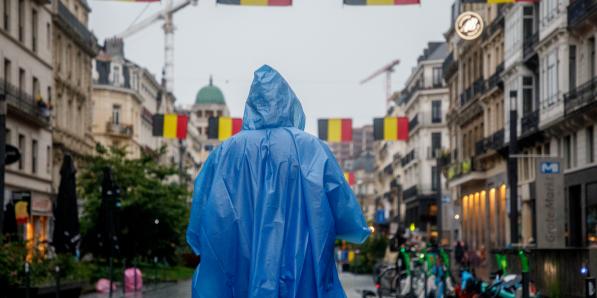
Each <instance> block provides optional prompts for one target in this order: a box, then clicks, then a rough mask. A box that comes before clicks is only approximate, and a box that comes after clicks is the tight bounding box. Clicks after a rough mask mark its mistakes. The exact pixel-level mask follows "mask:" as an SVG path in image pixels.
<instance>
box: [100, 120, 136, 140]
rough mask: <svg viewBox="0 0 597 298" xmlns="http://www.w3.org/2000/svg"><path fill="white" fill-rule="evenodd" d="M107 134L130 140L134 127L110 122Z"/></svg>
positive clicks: (107, 124) (107, 126)
mask: <svg viewBox="0 0 597 298" xmlns="http://www.w3.org/2000/svg"><path fill="white" fill-rule="evenodd" d="M106 132H108V133H109V134H111V135H114V136H119V137H124V138H130V137H132V136H133V126H132V125H131V124H122V123H114V122H113V121H108V122H107V123H106Z"/></svg>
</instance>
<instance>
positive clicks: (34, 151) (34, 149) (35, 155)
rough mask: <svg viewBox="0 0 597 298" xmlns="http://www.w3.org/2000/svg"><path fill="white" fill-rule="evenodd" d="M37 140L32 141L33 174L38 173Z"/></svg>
mask: <svg viewBox="0 0 597 298" xmlns="http://www.w3.org/2000/svg"><path fill="white" fill-rule="evenodd" d="M37 157H38V152H37V140H32V141H31V173H33V174H36V173H37Z"/></svg>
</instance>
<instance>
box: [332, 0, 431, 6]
mask: <svg viewBox="0 0 597 298" xmlns="http://www.w3.org/2000/svg"><path fill="white" fill-rule="evenodd" d="M409 4H421V0H344V5H409Z"/></svg>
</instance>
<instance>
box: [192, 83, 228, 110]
mask: <svg viewBox="0 0 597 298" xmlns="http://www.w3.org/2000/svg"><path fill="white" fill-rule="evenodd" d="M195 104H219V105H225V104H226V101H225V100H224V94H223V93H222V90H220V88H218V87H216V86H214V85H213V82H212V80H211V78H210V79H209V85H207V86H205V87H203V88H201V89H200V90H199V92H197V96H196V97H195Z"/></svg>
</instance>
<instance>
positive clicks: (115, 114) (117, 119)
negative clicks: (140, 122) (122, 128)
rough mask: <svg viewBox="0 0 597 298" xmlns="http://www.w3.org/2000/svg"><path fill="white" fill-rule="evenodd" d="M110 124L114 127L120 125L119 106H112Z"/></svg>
mask: <svg viewBox="0 0 597 298" xmlns="http://www.w3.org/2000/svg"><path fill="white" fill-rule="evenodd" d="M112 123H113V124H114V125H119V124H120V105H113V106H112Z"/></svg>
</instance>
